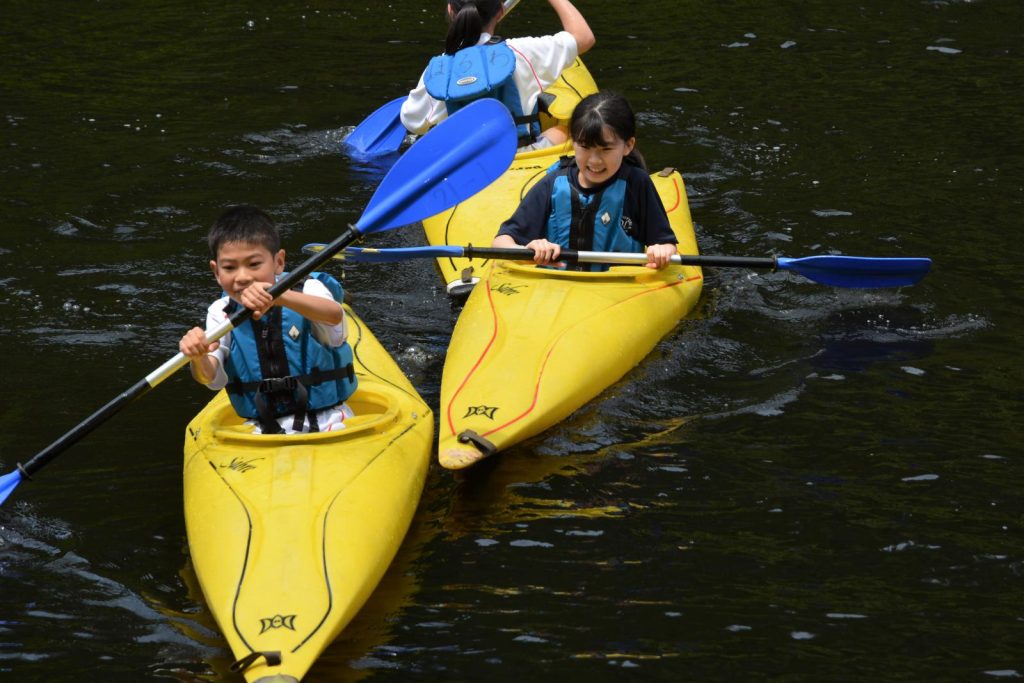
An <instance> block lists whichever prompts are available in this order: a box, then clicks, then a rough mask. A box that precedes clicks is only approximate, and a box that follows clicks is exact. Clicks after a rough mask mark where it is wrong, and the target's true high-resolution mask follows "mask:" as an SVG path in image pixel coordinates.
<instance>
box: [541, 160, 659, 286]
mask: <svg viewBox="0 0 1024 683" xmlns="http://www.w3.org/2000/svg"><path fill="white" fill-rule="evenodd" d="M624 163H629V162H628V161H627V162H624ZM575 164H576V160H575V159H573V158H571V157H565V158H563V159H562V160H560V161H559V162H558V163H557V164H556V165H554V166H553V167H552V169H551V170H549V173H553V174H555V175H556V177H555V180H554V184H553V185H552V188H551V214H550V215H549V216H548V225H547V240H548V241H549V242H554V243H556V244H558V245H559V246H561V247H562V248H563V249H575V250H577V251H619V252H628V253H635V252H640V253H642V252H644V251H646V249H647V247H646V246H645V245H644V244H643V243H642V242H640V241H639V240H637V239H635V238H633V237H631V236H630V235H629V234H628V233H627V232H626V231H625V229H624V228H623V219H622V217H623V207H624V205H625V201H626V181H625V180H623V179H622V178H616V179H615V180H613V181H612V182H611V183H610V184H609V185H607V186H605V187H604V188H603V189H601V190H600V191H598V192H596V193H594V194H591V195H585V194H583V193H581V192H579V191H578V190H576V188H574V187H573V186H572V183H570V182H569V170H570V169H571V168H572V167H573V166H574V165H575ZM574 269H576V270H590V271H594V272H600V271H605V270H608V266H607V265H606V264H598V263H592V264H584V263H581V264H577V265H576V266H574Z"/></svg>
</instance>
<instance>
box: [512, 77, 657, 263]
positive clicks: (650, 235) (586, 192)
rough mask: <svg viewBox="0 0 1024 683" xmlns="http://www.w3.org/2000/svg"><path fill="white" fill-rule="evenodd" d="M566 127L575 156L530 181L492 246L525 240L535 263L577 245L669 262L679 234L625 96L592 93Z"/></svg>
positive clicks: (522, 243) (555, 258)
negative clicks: (647, 164) (653, 177)
mask: <svg viewBox="0 0 1024 683" xmlns="http://www.w3.org/2000/svg"><path fill="white" fill-rule="evenodd" d="M569 130H570V133H571V135H572V141H573V147H574V149H575V153H576V156H575V158H573V157H563V158H562V160H561V161H559V163H558V165H557V166H555V167H553V169H552V170H551V171H549V173H548V175H547V176H545V177H544V178H543V179H542V180H541V181H540V182H538V183H537V184H536V185H534V186H533V187H532V188H530V191H529V192H527V193H526V196H525V197H523V201H522V202H520V204H519V207H518V208H517V209H516V211H515V213H513V214H512V217H511V218H509V219H508V220H507V221H505V222H504V223H502V224H501V228H499V229H498V234H497V236H496V237H495V238H494V241H493V242H492V245H493V246H495V247H517V246H526V247H528V248H530V249H532V250H533V252H534V257H533V260H534V261H535V262H536V263H537V264H539V265H551V264H553V263H555V262H556V261H558V256H559V254H561V251H562V249H576V250H579V251H621V252H643V251H646V252H647V264H646V265H647V267H648V268H664V267H665V266H667V265H668V263H669V259H670V258H671V257H672V256H673V255H674V254H675V253H676V243H677V240H676V236H675V234H674V233H673V232H672V227H671V226H670V225H669V221H668V215H667V214H666V213H665V207H664V206H663V205H662V203H661V199H660V198H659V197H658V191H657V190H656V189H655V187H654V183H653V182H651V178H650V176H649V175H648V174H647V169H646V167H645V165H644V161H643V157H641V156H640V153H639V151H638V150H637V149H636V118H635V116H634V115H633V110H632V109H631V108H630V106H629V103H628V102H627V101H626V99H625V98H624V97H622V96H621V95H616V94H614V93H610V92H607V91H601V92H598V93H594V94H593V95H589V96H588V97H585V98H584V99H583V100H582V101H581V102H580V103H579V104H578V105H577V106H576V109H575V110H574V111H573V114H572V119H571V120H570V122H569ZM580 268H581V269H582V268H586V266H580ZM606 268H607V266H603V267H602V266H596V267H595V266H591V268H590V269H591V270H599V269H606Z"/></svg>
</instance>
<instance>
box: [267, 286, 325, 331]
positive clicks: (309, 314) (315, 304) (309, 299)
mask: <svg viewBox="0 0 1024 683" xmlns="http://www.w3.org/2000/svg"><path fill="white" fill-rule="evenodd" d="M274 303H275V304H276V305H278V306H286V307H288V308H290V309H292V310H293V311H295V312H296V313H298V314H299V315H301V316H302V317H303V318H305V319H306V320H309V321H312V322H315V323H323V324H324V325H330V326H334V325H340V324H341V321H342V320H344V319H345V311H344V310H343V309H342V308H341V304H339V303H338V302H337V301H335V300H334V299H333V298H331V299H327V298H324V297H322V296H316V295H313V294H305V293H303V292H299V291H297V290H294V289H291V290H288V291H287V292H285V293H284V294H282V295H281V296H279V297H278V298H277V301H275V302H274ZM254 317H255V316H254Z"/></svg>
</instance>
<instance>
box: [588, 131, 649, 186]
mask: <svg viewBox="0 0 1024 683" xmlns="http://www.w3.org/2000/svg"><path fill="white" fill-rule="evenodd" d="M634 145H636V138H630V139H629V140H623V139H622V138H620V137H619V136H618V135H616V134H615V131H614V130H612V129H611V127H610V126H608V125H607V124H606V125H605V126H604V127H603V128H602V130H601V142H600V144H598V145H594V146H588V145H585V144H582V143H580V142H575V141H574V142H573V147H574V148H575V150H576V166H577V167H579V171H580V175H579V182H580V185H581V186H582V187H596V186H598V185H600V184H601V183H603V182H605V181H607V180H609V179H610V178H611V177H612V176H614V175H615V174H616V173H618V172H619V168H621V167H622V160H623V159H625V158H626V157H627V156H628V155H629V153H630V152H632V151H633V147H634Z"/></svg>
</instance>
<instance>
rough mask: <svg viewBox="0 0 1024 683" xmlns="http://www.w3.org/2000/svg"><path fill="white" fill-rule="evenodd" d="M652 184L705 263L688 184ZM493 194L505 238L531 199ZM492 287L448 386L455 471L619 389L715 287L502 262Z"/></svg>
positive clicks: (492, 227) (656, 273)
mask: <svg viewBox="0 0 1024 683" xmlns="http://www.w3.org/2000/svg"><path fill="white" fill-rule="evenodd" d="M542 173H543V170H542V169H540V168H538V171H537V174H538V177H539V176H540V174H542ZM651 178H652V180H653V181H654V183H655V186H656V187H657V189H658V193H659V195H660V197H661V200H662V203H663V204H664V206H665V209H666V211H667V212H668V216H669V221H670V223H671V225H672V229H673V230H674V231H675V234H676V237H677V238H678V240H679V253H681V254H696V253H697V243H696V240H695V238H694V232H693V222H692V220H691V218H690V210H689V205H688V204H687V201H686V190H685V188H684V186H683V179H682V177H681V176H680V175H679V173H678V172H676V171H674V170H672V169H666V170H665V171H662V172H661V173H656V174H653V175H652V176H651ZM498 182H501V181H500V180H499V181H498ZM531 184H532V183H524V186H523V188H522V191H523V192H525V190H526V189H527V186H528V185H531ZM492 187H493V186H492ZM484 195H488V200H489V204H490V205H491V206H492V207H493V208H492V209H491V211H492V216H494V217H492V218H491V221H490V223H489V224H488V230H489V231H490V234H491V235H493V234H494V233H495V232H496V231H497V227H498V224H497V221H500V220H501V219H498V218H496V217H497V216H509V215H511V214H512V211H513V210H514V208H515V206H516V204H517V203H518V201H519V197H520V193H519V192H515V193H513V194H512V195H511V196H509V195H502V194H498V193H493V192H492V190H491V189H490V188H489V189H487V190H484V192H482V193H481V194H479V195H477V196H476V197H474V200H476V199H477V198H479V197H482V196H484ZM460 206H461V205H460ZM478 263H479V262H478ZM480 278H481V279H480V282H479V283H478V284H477V285H476V286H475V287H474V288H473V290H472V292H471V293H470V295H469V298H468V299H467V300H466V305H465V307H464V308H463V310H462V313H461V314H460V315H459V319H458V322H457V323H456V325H455V329H454V330H453V332H452V338H451V343H450V344H449V346H448V354H447V357H446V359H445V365H444V372H443V375H442V379H441V400H440V412H441V415H440V429H439V441H438V459H439V460H440V462H441V465H443V466H444V467H447V468H449V469H461V468H463V467H467V466H469V465H471V464H473V463H475V462H477V461H479V460H480V459H482V458H484V457H486V456H488V455H490V454H491V453H493V452H495V451H499V450H502V449H505V448H507V447H509V446H511V445H513V444H515V443H518V442H520V441H522V440H524V439H526V438H528V437H530V436H533V435H535V434H538V433H540V432H541V431H543V430H544V429H546V428H548V427H550V426H552V425H554V424H556V423H558V422H559V421H561V420H563V419H564V418H566V417H567V416H568V415H569V414H570V413H572V412H573V411H574V410H576V409H577V408H579V407H581V406H582V405H584V404H585V403H586V402H587V401H589V400H590V399H591V398H593V397H594V396H596V395H597V394H599V393H600V392H601V391H603V390H604V389H605V388H607V387H608V386H609V385H611V384H612V383H614V382H615V381H617V380H618V379H619V378H620V377H622V376H623V375H624V374H625V373H626V372H627V371H628V370H630V369H631V368H632V367H633V366H635V365H636V364H637V363H639V362H640V361H641V360H642V359H643V358H644V357H645V356H646V355H647V354H648V353H649V352H650V351H651V349H653V348H654V345H655V344H657V343H658V341H659V340H660V339H661V338H662V337H663V336H665V335H666V334H667V333H668V332H669V331H670V330H672V328H673V327H674V326H675V325H676V323H677V322H679V320H680V319H681V318H683V317H684V316H685V315H686V314H687V313H688V312H689V311H690V310H691V309H692V308H693V307H694V306H695V305H696V303H697V299H698V298H699V296H700V292H701V286H702V284H703V276H702V273H701V270H700V268H698V267H695V266H669V267H667V268H664V269H662V270H653V269H650V268H645V267H642V266H617V267H613V268H610V269H609V270H608V271H607V272H603V273H591V272H578V271H560V270H554V269H550V268H537V267H534V266H533V265H532V264H530V265H527V264H524V263H515V262H510V261H492V262H491V263H489V264H488V266H487V267H486V268H484V269H483V270H482V271H480Z"/></svg>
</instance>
